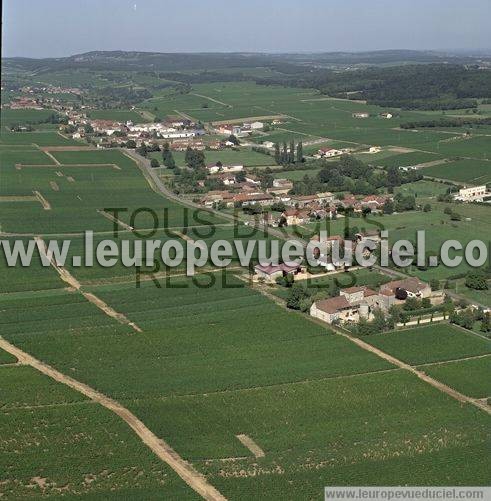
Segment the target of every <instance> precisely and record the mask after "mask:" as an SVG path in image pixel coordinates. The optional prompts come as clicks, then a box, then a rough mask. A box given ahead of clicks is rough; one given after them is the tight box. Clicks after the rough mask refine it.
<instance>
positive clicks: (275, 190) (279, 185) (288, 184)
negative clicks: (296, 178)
mask: <svg viewBox="0 0 491 501" xmlns="http://www.w3.org/2000/svg"><path fill="white" fill-rule="evenodd" d="M292 188H293V182H292V181H290V180H289V179H274V180H273V186H272V187H271V188H268V189H267V190H266V191H267V192H268V193H272V194H275V195H286V194H287V193H288V192H289V191H290V190H291V189H292Z"/></svg>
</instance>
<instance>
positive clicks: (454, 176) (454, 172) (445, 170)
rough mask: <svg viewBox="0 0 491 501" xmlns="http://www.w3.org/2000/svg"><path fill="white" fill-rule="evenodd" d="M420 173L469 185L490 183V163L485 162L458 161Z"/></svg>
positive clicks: (429, 168)
mask: <svg viewBox="0 0 491 501" xmlns="http://www.w3.org/2000/svg"><path fill="white" fill-rule="evenodd" d="M422 172H423V174H424V175H426V176H432V177H437V178H441V179H450V180H451V181H457V182H461V183H469V184H471V185H479V184H487V183H490V182H491V162H489V161H486V160H459V161H456V162H449V163H445V164H441V165H435V166H433V167H426V168H425V169H424V170H423V171H422Z"/></svg>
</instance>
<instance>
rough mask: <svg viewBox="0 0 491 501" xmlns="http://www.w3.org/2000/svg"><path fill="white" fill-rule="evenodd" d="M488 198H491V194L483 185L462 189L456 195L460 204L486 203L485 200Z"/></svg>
mask: <svg viewBox="0 0 491 501" xmlns="http://www.w3.org/2000/svg"><path fill="white" fill-rule="evenodd" d="M487 197H491V192H490V191H488V188H487V186H486V185H481V186H472V187H470V188H462V189H461V190H459V192H458V194H456V195H455V200H457V201H458V202H484V199H485V198H487Z"/></svg>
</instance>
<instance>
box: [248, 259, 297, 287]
mask: <svg viewBox="0 0 491 501" xmlns="http://www.w3.org/2000/svg"><path fill="white" fill-rule="evenodd" d="M301 271H302V267H301V266H300V265H288V264H285V263H281V264H276V265H275V264H267V265H262V264H257V265H256V266H254V272H255V274H256V276H257V278H258V279H262V280H264V281H266V282H274V281H275V280H276V279H277V278H279V277H284V276H286V275H288V274H289V273H293V274H294V275H296V274H297V273H300V272H301Z"/></svg>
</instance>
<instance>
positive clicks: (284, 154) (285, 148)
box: [281, 142, 288, 164]
mask: <svg viewBox="0 0 491 501" xmlns="http://www.w3.org/2000/svg"><path fill="white" fill-rule="evenodd" d="M281 163H282V164H287V163H288V146H287V145H286V142H284V143H283V151H282V152H281Z"/></svg>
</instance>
